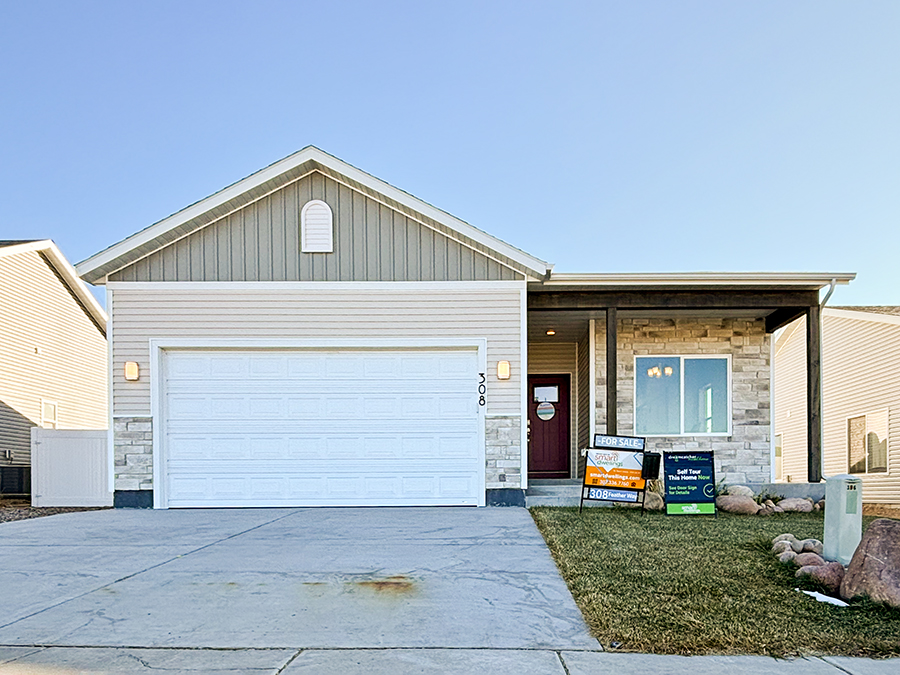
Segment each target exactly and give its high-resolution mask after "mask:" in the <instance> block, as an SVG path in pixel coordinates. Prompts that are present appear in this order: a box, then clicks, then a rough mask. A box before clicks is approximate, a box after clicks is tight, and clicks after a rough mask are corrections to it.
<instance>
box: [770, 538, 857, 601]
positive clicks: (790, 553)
mask: <svg viewBox="0 0 900 675" xmlns="http://www.w3.org/2000/svg"><path fill="white" fill-rule="evenodd" d="M823 548H824V547H823V545H822V542H821V541H819V540H818V539H797V537H795V536H794V535H793V534H789V533H787V534H779V535H778V536H777V537H775V538H774V539H773V540H772V553H774V554H775V555H776V556H778V560H779V562H782V563H785V564H788V563H789V564H792V565H794V566H796V567H797V568H798V569H797V573H796V576H797V577H798V578H799V577H809V578H811V579H812V580H813V581H817V582H818V583H819V584H821V585H822V587H823V588H824V589H826V590H827V591H828V593H829V594H831V595H833V596H835V597H837V595H838V594H839V591H840V588H841V582H842V581H843V580H844V566H843V565H841V564H840V563H837V562H825V559H824V558H822V549H823Z"/></svg>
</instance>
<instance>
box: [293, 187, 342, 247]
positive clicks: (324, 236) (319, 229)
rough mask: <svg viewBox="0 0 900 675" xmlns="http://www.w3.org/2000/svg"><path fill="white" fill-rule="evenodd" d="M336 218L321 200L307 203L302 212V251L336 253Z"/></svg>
mask: <svg viewBox="0 0 900 675" xmlns="http://www.w3.org/2000/svg"><path fill="white" fill-rule="evenodd" d="M333 232H334V218H333V217H332V215H331V208H330V207H329V206H328V204H326V203H325V202H323V201H322V200H321V199H313V200H312V201H309V202H306V204H305V205H304V206H303V210H301V211H300V250H301V251H302V252H303V253H332V252H333V251H334V235H333Z"/></svg>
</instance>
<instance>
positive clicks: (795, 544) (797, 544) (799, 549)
mask: <svg viewBox="0 0 900 675" xmlns="http://www.w3.org/2000/svg"><path fill="white" fill-rule="evenodd" d="M791 548H792V549H794V553H803V542H802V541H800V540H799V539H794V541H792V542H791Z"/></svg>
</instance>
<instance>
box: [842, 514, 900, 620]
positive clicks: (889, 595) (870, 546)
mask: <svg viewBox="0 0 900 675" xmlns="http://www.w3.org/2000/svg"><path fill="white" fill-rule="evenodd" d="M859 595H868V596H869V597H870V598H871V599H872V600H874V601H876V602H884V603H886V604H888V605H891V606H892V607H900V521H897V520H889V519H887V518H879V519H878V520H876V521H874V522H873V523H872V524H871V525H869V528H868V529H867V530H866V533H865V534H864V535H863V538H862V541H860V542H859V546H857V547H856V553H854V554H853V559H852V560H851V561H850V566H849V567H848V568H847V573H846V574H845V575H844V581H843V582H842V583H841V597H842V598H843V599H844V600H850V599H851V598H855V597H857V596H859Z"/></svg>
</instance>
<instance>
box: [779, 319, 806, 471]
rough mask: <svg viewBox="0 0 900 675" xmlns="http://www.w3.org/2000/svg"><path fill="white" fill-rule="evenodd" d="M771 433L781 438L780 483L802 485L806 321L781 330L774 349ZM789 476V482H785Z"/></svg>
mask: <svg viewBox="0 0 900 675" xmlns="http://www.w3.org/2000/svg"><path fill="white" fill-rule="evenodd" d="M774 381H775V433H776V435H777V434H781V448H782V462H783V467H784V468H783V469H782V481H785V482H787V481H788V480H790V481H791V482H794V483H805V482H806V475H807V462H806V454H807V450H806V319H805V318H803V319H799V320H797V321H795V322H794V323H792V324H790V325H789V326H787V327H786V328H785V333H784V335H782V336H780V337H779V340H778V343H777V344H776V345H775V368H774ZM788 476H790V479H788Z"/></svg>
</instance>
